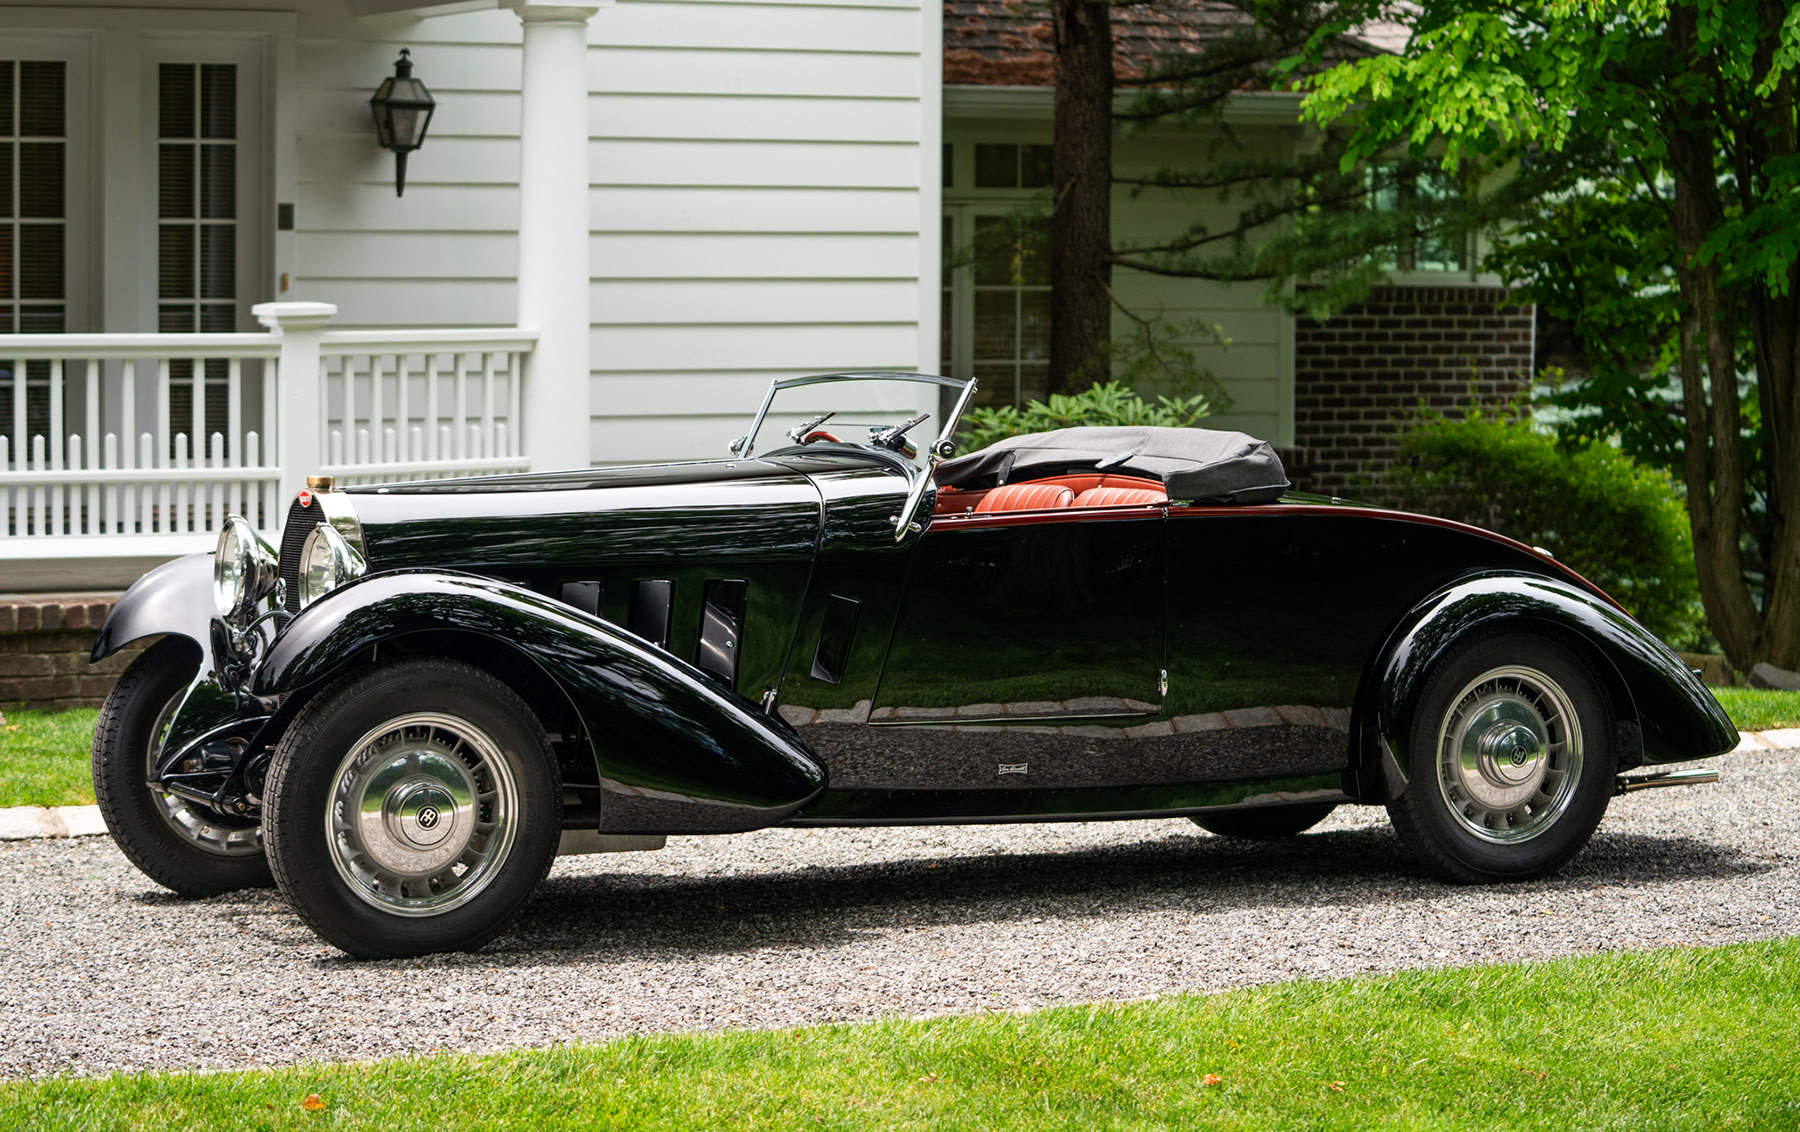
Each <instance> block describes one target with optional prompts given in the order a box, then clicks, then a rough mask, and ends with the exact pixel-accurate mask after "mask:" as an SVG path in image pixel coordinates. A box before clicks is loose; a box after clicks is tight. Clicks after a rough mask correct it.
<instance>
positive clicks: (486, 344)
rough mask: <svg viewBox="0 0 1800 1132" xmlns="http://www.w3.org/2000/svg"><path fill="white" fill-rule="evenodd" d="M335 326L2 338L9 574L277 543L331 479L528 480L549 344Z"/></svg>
mask: <svg viewBox="0 0 1800 1132" xmlns="http://www.w3.org/2000/svg"><path fill="white" fill-rule="evenodd" d="M335 309H336V308H334V307H330V306H328V305H326V304H300V303H289V304H268V305H266V306H264V307H259V308H257V311H258V314H259V316H261V317H262V318H263V320H264V322H265V324H267V325H269V326H270V327H271V330H270V332H269V333H266V334H31V335H0V393H5V394H10V396H9V397H7V398H4V399H5V400H10V403H11V407H10V411H9V412H8V413H7V414H6V415H5V418H0V419H5V420H6V423H7V424H10V428H7V429H4V430H0V560H4V559H7V558H49V557H55V556H57V555H59V554H71V555H78V556H88V555H95V554H109V555H126V554H130V553H133V552H134V549H135V552H139V553H174V552H179V551H180V550H182V549H188V548H192V547H196V546H203V545H206V544H208V543H210V541H211V536H215V535H216V533H217V532H218V530H219V528H220V526H221V525H222V524H223V522H224V519H225V517H226V516H227V515H230V514H233V513H235V514H240V515H243V516H245V517H246V518H249V519H250V520H251V521H252V522H253V523H254V524H255V525H256V526H257V527H258V528H259V529H261V530H263V531H265V532H269V533H273V532H274V531H275V530H276V529H277V528H278V527H279V526H280V523H281V520H282V517H283V515H284V513H285V510H286V503H287V501H288V499H289V498H290V497H291V495H292V494H293V492H294V491H295V490H297V489H298V487H299V486H300V485H301V484H302V483H303V482H304V479H305V477H306V476H307V475H309V474H317V473H320V472H324V473H327V474H331V475H333V476H336V477H338V480H339V482H342V483H369V482H389V481H398V480H413V479H430V478H439V477H444V476H459V475H477V474H484V473H493V472H509V471H523V470H526V469H527V468H529V466H530V460H529V458H528V457H527V456H526V454H525V452H524V448H523V444H522V440H523V438H522V437H521V436H520V429H519V420H520V411H521V402H522V398H523V396H524V388H523V386H524V381H523V372H522V371H523V358H524V356H525V355H526V354H527V353H529V352H530V350H531V349H532V347H533V345H534V344H535V342H536V337H537V336H536V334H535V333H533V332H529V331H519V330H513V329H498V330H462V329H458V330H418V331H413V330H403V331H327V330H324V329H323V326H324V324H325V323H326V322H327V321H328V320H329V318H330V317H331V314H332V313H335ZM209 363H211V370H212V372H213V377H212V378H211V379H210V380H202V379H201V375H205V374H207V373H208V364H209ZM190 375H191V376H190ZM221 399H222V400H223V410H222V416H223V425H224V427H223V429H220V428H217V427H215V428H213V429H211V430H210V431H209V430H208V427H207V423H208V422H209V421H211V422H213V424H214V425H215V426H216V425H217V424H219V423H220V421H219V417H220V416H221V410H220V408H219V402H220V400H221ZM178 402H186V405H185V411H183V412H176V409H177V408H178V407H180V406H178ZM209 402H210V403H209ZM209 410H211V411H210V412H209ZM202 437H203V438H204V440H203V441H199V440H198V439H197V438H202ZM13 438H22V439H23V441H24V442H23V443H15V442H14V439H13ZM122 540H129V542H126V541H122ZM0 588H4V587H3V586H0Z"/></svg>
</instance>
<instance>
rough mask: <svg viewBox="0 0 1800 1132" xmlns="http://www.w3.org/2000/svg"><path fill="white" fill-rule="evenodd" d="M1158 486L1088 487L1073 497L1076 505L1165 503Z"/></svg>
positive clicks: (1166, 498)
mask: <svg viewBox="0 0 1800 1132" xmlns="http://www.w3.org/2000/svg"><path fill="white" fill-rule="evenodd" d="M1168 501H1169V496H1168V493H1167V492H1165V491H1163V489H1162V488H1160V487H1090V488H1088V489H1087V490H1086V491H1084V492H1082V493H1081V494H1080V495H1077V496H1076V497H1075V503H1074V504H1073V505H1074V506H1076V507H1127V506H1131V505H1133V504H1140V503H1167V502H1168Z"/></svg>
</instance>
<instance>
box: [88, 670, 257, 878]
mask: <svg viewBox="0 0 1800 1132" xmlns="http://www.w3.org/2000/svg"><path fill="white" fill-rule="evenodd" d="M199 670H200V650H199V649H198V648H196V647H195V646H194V644H193V642H192V641H189V640H186V639H185V638H181V637H165V638H163V639H162V640H160V641H158V642H156V643H155V644H153V645H151V646H150V647H149V648H148V649H146V650H144V653H143V655H142V656H140V657H138V658H137V659H136V660H134V661H132V662H131V665H130V666H129V667H128V668H126V669H125V672H124V674H123V675H121V676H120V677H119V682H118V683H117V684H115V685H113V690H112V693H111V694H110V695H108V696H107V697H106V703H105V705H104V706H103V707H101V709H100V719H99V722H98V723H97V724H96V725H95V727H94V753H93V767H94V800H95V801H96V802H97V803H99V806H100V814H101V816H102V817H104V818H105V819H106V828H107V829H108V830H110V831H111V832H112V836H113V842H114V844H116V845H118V847H119V850H120V851H121V852H122V853H124V854H125V856H126V857H128V858H129V859H130V860H131V863H132V864H134V865H136V866H137V867H138V868H139V869H141V870H142V871H143V873H144V875H145V876H147V877H149V878H150V879H151V880H153V881H155V882H156V883H158V884H160V885H162V886H163V887H164V888H168V889H171V890H173V891H175V892H177V893H180V894H181V895H182V896H216V895H218V894H219V893H221V892H232V891H234V890H236V889H240V888H260V887H266V886H267V885H268V884H269V883H270V881H271V878H270V876H269V862H268V859H267V858H266V857H264V856H263V843H262V830H261V829H260V828H259V827H258V826H257V825H256V824H255V823H253V822H244V821H239V820H234V819H226V818H221V817H220V816H219V815H218V814H215V813H214V812H213V811H211V810H210V809H208V808H206V807H205V806H202V805H200V804H198V803H195V802H190V801H187V800H186V799H184V798H179V797H177V796H175V795H173V794H165V793H163V792H162V791H161V790H158V789H156V788H155V787H152V786H151V785H150V784H149V779H150V777H151V776H152V775H153V774H154V773H155V772H156V762H157V757H158V756H159V755H160V754H161V753H162V739H163V735H164V733H165V732H167V731H168V729H169V720H170V719H172V718H174V715H175V709H176V708H177V707H179V706H180V705H181V698H182V695H183V693H185V692H186V691H187V687H188V685H189V684H191V683H192V682H193V680H194V675H195V674H196V673H197V672H198V671H199Z"/></svg>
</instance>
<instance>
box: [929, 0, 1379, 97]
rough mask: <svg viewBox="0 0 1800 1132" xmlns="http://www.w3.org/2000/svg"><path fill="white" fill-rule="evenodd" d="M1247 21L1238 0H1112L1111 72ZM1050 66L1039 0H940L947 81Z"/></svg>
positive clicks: (1028, 79) (1030, 79)
mask: <svg viewBox="0 0 1800 1132" xmlns="http://www.w3.org/2000/svg"><path fill="white" fill-rule="evenodd" d="M1249 22H1250V17H1249V16H1248V15H1247V14H1245V12H1244V10H1243V9H1242V8H1240V7H1238V6H1237V5H1235V4H1228V3H1224V2H1222V0H1175V2H1171V0H1158V2H1157V3H1155V4H1114V5H1113V9H1112V32H1113V69H1114V73H1116V74H1117V75H1118V76H1119V77H1120V78H1121V79H1129V78H1135V77H1137V76H1140V75H1142V74H1143V73H1144V71H1145V68H1146V67H1147V66H1148V64H1149V63H1150V62H1151V61H1152V60H1153V59H1155V58H1156V57H1157V56H1159V55H1169V54H1174V53H1177V52H1181V51H1199V50H1201V49H1202V48H1204V47H1205V46H1206V45H1207V44H1209V43H1212V42H1214V41H1216V40H1219V39H1223V38H1224V37H1225V36H1227V35H1229V34H1231V32H1232V31H1233V30H1234V29H1236V28H1240V27H1242V26H1244V25H1245V24H1247V23H1249ZM1365 38H1367V37H1365ZM1358 46H1359V47H1360V46H1362V45H1360V44H1359V45H1358ZM1352 50H1355V49H1354V48H1353V49H1352ZM1371 50H1378V48H1371ZM1055 69H1056V50H1055V47H1054V46H1053V35H1052V32H1051V29H1050V13H1049V11H1048V10H1046V9H1045V8H1044V6H1043V5H1042V4H1041V3H1034V2H1032V0H944V82H945V83H946V84H949V85H953V86H1053V85H1055Z"/></svg>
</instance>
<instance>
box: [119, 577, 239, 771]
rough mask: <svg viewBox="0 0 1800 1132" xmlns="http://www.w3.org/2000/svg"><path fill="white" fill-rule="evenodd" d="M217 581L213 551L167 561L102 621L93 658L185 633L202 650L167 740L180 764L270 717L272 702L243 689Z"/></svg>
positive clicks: (167, 755)
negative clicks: (216, 595) (216, 600)
mask: <svg viewBox="0 0 1800 1132" xmlns="http://www.w3.org/2000/svg"><path fill="white" fill-rule="evenodd" d="M212 586H213V556H212V555H211V554H210V553H200V554H189V555H187V556H185V557H182V558H177V559H175V560H174V561H172V562H165V563H163V564H162V565H161V566H158V567H157V568H156V569H154V570H152V571H150V572H149V573H148V574H145V575H144V576H143V577H141V578H139V579H138V580H137V581H136V582H134V583H132V586H131V588H130V589H128V590H126V591H125V595H124V596H123V597H121V598H120V599H119V600H118V603H117V604H116V605H114V606H113V608H112V612H111V613H109V614H107V617H106V621H105V622H104V623H103V624H102V625H101V626H100V632H99V634H98V635H97V636H96V637H95V638H94V648H93V651H92V653H91V654H90V655H89V660H90V661H94V662H98V661H101V660H104V659H105V658H107V657H109V656H111V655H112V654H113V653H116V652H118V651H119V650H120V649H122V648H124V647H125V646H126V645H129V644H131V643H132V642H134V641H141V640H143V639H144V638H145V637H154V636H163V635H174V636H178V637H186V638H188V639H189V640H190V641H193V642H194V645H195V646H196V647H197V648H198V649H199V650H200V667H199V670H198V672H197V673H196V674H195V676H194V680H193V682H192V683H191V684H190V685H189V686H188V690H187V692H186V694H185V695H184V696H183V698H182V702H181V705H180V706H179V707H178V708H177V709H176V710H175V712H174V714H173V715H172V716H171V717H170V719H169V726H168V731H167V732H165V733H164V735H163V737H162V744H163V751H162V761H163V762H164V763H165V764H169V765H173V764H174V763H177V762H180V761H181V760H182V759H184V758H186V757H187V755H188V754H189V752H190V751H192V749H193V748H194V747H196V746H198V745H199V744H201V743H203V742H205V741H207V740H210V739H214V738H217V737H219V736H222V735H231V736H235V737H238V738H240V739H242V738H247V737H248V736H250V735H253V734H255V733H256V731H257V730H258V729H259V728H260V727H261V726H262V723H263V721H265V720H266V719H267V718H268V717H269V714H270V706H269V705H268V704H264V703H258V702H257V701H256V700H254V699H253V698H252V697H250V696H249V695H247V694H246V693H245V692H244V691H243V689H242V688H241V687H239V686H238V685H239V682H240V679H241V676H242V667H241V666H242V664H243V662H244V661H245V659H246V658H244V657H238V656H234V655H233V654H232V651H231V645H230V633H229V631H228V630H227V629H226V627H225V622H224V621H222V620H221V619H220V618H219V611H218V609H217V608H216V607H215V606H214V604H213V592H212Z"/></svg>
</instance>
